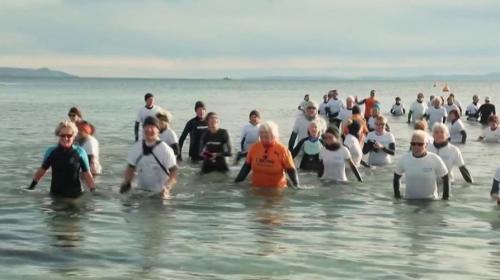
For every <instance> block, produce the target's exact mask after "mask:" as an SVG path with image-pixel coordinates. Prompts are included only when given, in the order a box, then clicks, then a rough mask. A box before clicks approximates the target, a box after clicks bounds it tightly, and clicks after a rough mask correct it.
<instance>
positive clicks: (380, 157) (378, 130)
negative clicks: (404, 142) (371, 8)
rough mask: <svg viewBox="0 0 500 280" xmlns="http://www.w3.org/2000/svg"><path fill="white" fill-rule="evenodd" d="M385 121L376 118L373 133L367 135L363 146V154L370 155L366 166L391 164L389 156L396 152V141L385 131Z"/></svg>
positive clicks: (381, 117) (383, 118) (380, 117)
mask: <svg viewBox="0 0 500 280" xmlns="http://www.w3.org/2000/svg"><path fill="white" fill-rule="evenodd" d="M386 124H387V119H386V118H385V117H384V116H378V117H377V118H376V119H375V131H372V132H370V133H368V135H367V136H366V139H365V145H364V146H363V153H364V154H367V153H370V155H369V157H368V164H370V165H379V166H381V165H387V164H389V163H391V156H393V155H394V153H395V151H396V140H395V139H394V135H392V133H390V132H387V131H386V130H385V126H386Z"/></svg>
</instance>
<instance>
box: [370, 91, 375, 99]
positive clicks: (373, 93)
mask: <svg viewBox="0 0 500 280" xmlns="http://www.w3.org/2000/svg"><path fill="white" fill-rule="evenodd" d="M370 97H375V90H374V89H372V90H371V91H370Z"/></svg>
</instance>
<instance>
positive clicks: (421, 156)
mask: <svg viewBox="0 0 500 280" xmlns="http://www.w3.org/2000/svg"><path fill="white" fill-rule="evenodd" d="M411 155H412V156H413V157H414V158H423V157H425V156H426V155H427V152H424V153H423V154H422V155H420V156H416V155H415V154H414V153H411Z"/></svg>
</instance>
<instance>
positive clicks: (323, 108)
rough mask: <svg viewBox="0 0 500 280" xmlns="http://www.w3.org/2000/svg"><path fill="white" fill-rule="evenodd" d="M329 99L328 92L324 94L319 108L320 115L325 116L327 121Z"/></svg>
mask: <svg viewBox="0 0 500 280" xmlns="http://www.w3.org/2000/svg"><path fill="white" fill-rule="evenodd" d="M328 101H330V99H329V98H328V95H327V94H325V95H323V102H321V104H319V109H318V113H319V115H320V116H321V117H323V119H325V121H328Z"/></svg>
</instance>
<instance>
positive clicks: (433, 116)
mask: <svg viewBox="0 0 500 280" xmlns="http://www.w3.org/2000/svg"><path fill="white" fill-rule="evenodd" d="M447 115H448V111H447V110H446V108H445V107H443V106H442V105H441V99H439V98H434V99H432V107H429V108H428V109H427V120H428V121H429V127H433V126H434V124H435V123H445V122H446V116H447Z"/></svg>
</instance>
